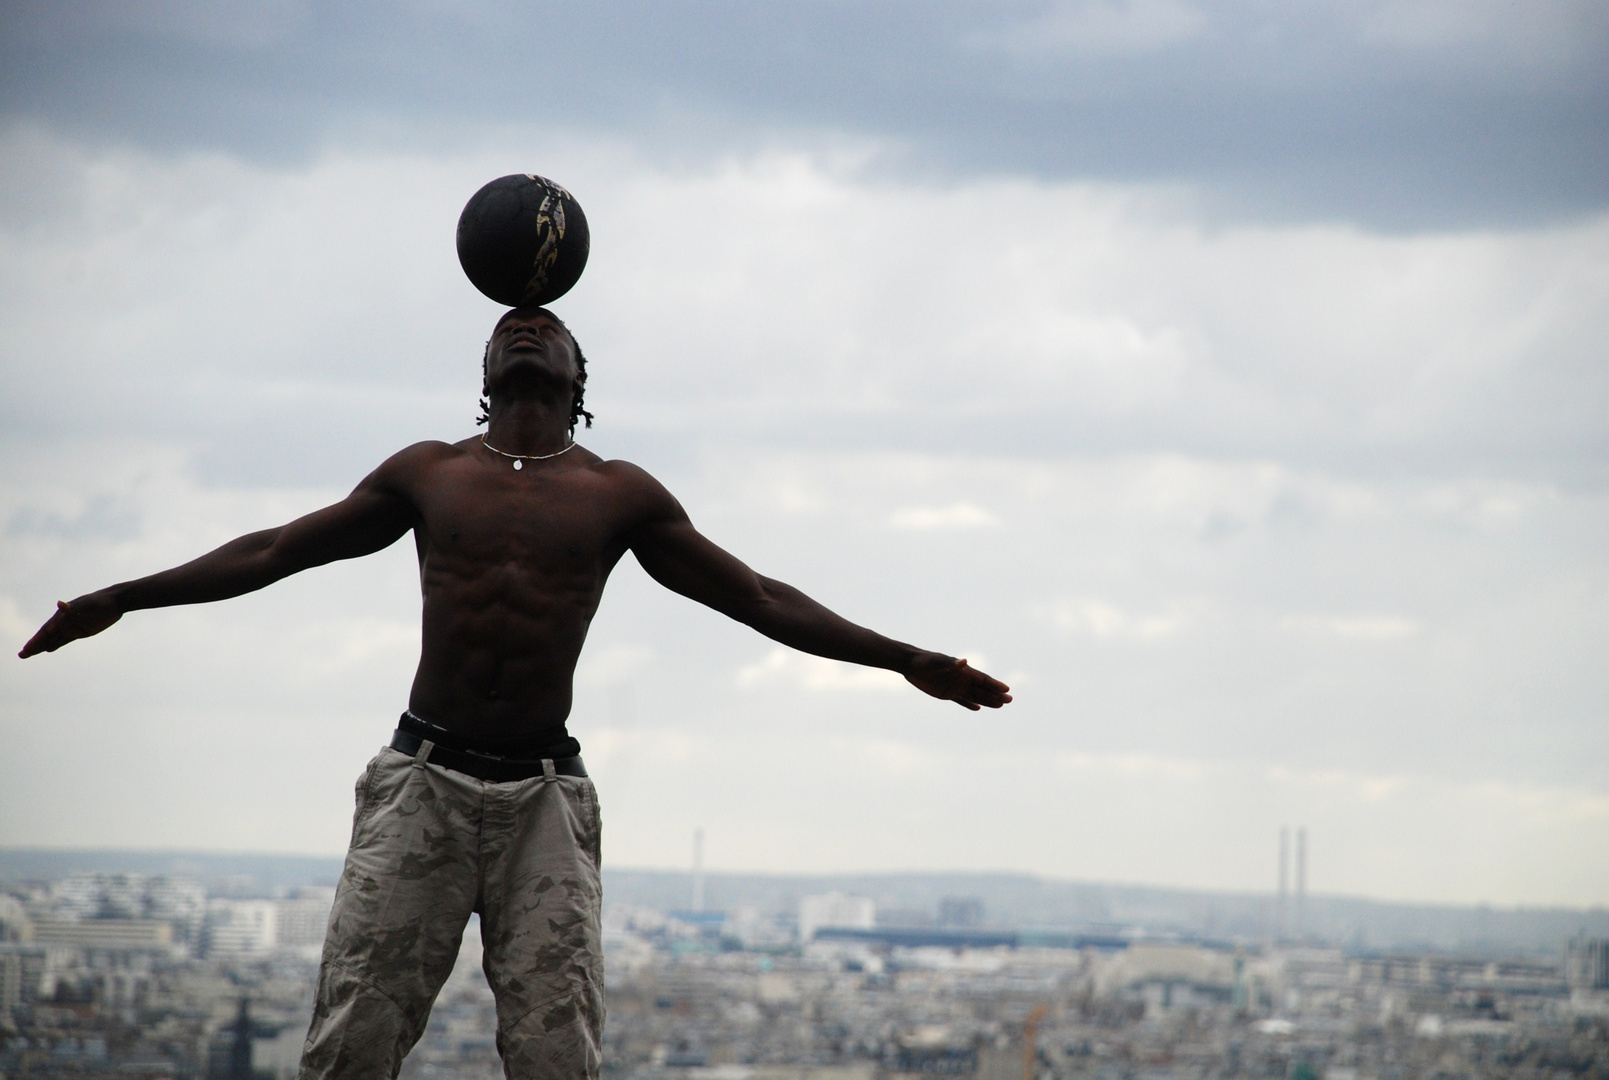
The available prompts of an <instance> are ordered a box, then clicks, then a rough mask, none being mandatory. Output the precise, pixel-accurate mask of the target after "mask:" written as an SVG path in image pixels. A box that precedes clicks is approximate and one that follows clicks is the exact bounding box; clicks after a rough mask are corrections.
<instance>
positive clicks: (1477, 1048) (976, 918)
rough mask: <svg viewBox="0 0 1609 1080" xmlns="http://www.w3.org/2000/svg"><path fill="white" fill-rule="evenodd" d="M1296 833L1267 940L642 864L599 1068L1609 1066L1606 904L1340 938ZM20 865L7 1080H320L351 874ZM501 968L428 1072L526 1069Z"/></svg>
mask: <svg viewBox="0 0 1609 1080" xmlns="http://www.w3.org/2000/svg"><path fill="white" fill-rule="evenodd" d="M1291 839H1292V838H1291V837H1290V836H1289V835H1287V836H1286V837H1284V838H1283V839H1282V843H1281V849H1280V850H1281V860H1280V867H1281V870H1280V877H1279V888H1278V889H1277V890H1271V891H1270V894H1269V895H1268V896H1266V897H1264V898H1263V900H1264V903H1263V910H1264V911H1265V912H1266V913H1267V914H1268V915H1269V918H1268V919H1267V920H1265V922H1266V925H1265V927H1264V928H1263V930H1262V932H1252V933H1247V932H1244V930H1245V928H1244V927H1240V928H1239V930H1237V928H1236V926H1235V925H1233V923H1232V920H1230V921H1229V922H1228V923H1226V924H1225V925H1226V926H1227V932H1225V933H1223V934H1221V935H1220V936H1217V937H1213V936H1210V935H1206V934H1203V933H1201V930H1200V927H1199V926H1194V927H1192V926H1191V925H1189V921H1188V919H1186V918H1183V917H1177V918H1174V919H1173V920H1172V922H1173V924H1172V925H1164V924H1163V923H1161V922H1153V924H1152V925H1140V924H1137V923H1134V922H1132V921H1131V922H1127V923H1125V922H1124V921H1122V920H1121V919H1120V920H1118V921H1104V922H1097V921H1091V920H1089V919H1087V918H1082V917H1081V916H1082V914H1087V913H1080V912H1076V911H1075V912H1069V916H1070V917H1069V918H1068V919H1067V920H1066V921H1065V924H1064V925H1061V926H1051V925H1046V924H1044V923H1043V921H1042V920H1041V922H1040V924H1038V925H1031V926H1030V925H1023V924H1022V920H1021V919H1020V917H1019V915H1018V913H1015V912H1013V911H1011V910H1003V909H1004V908H1008V907H1009V906H1010V905H1009V902H1007V901H1000V900H991V899H989V898H986V897H985V896H982V895H963V894H956V895H940V896H937V897H936V899H934V900H933V901H932V902H931V903H928V904H925V905H924V904H923V903H920V902H918V903H915V904H913V903H912V902H911V901H910V898H909V894H907V895H906V896H905V898H904V899H903V900H901V898H900V897H899V896H898V895H896V893H895V892H894V891H891V889H890V888H889V887H887V886H879V885H878V884H877V883H876V882H875V881H871V882H868V883H867V885H866V887H865V888H864V891H863V893H856V892H853V891H848V890H845V889H839V888H823V889H822V891H819V892H808V891H804V890H805V889H808V888H809V886H810V881H809V880H808V879H805V880H804V881H803V882H802V883H801V882H799V881H789V882H785V883H783V884H782V885H781V886H778V885H777V883H776V882H774V881H773V882H770V883H769V884H770V885H771V886H772V887H773V892H774V895H771V896H770V897H769V898H766V896H764V895H762V894H761V893H757V892H755V889H754V888H753V887H749V888H747V890H745V886H744V884H743V882H742V881H741V880H739V879H737V878H733V877H726V876H722V875H705V874H704V873H703V871H702V869H701V868H698V867H695V869H694V871H693V872H692V873H691V874H688V873H681V874H670V873H663V874H658V875H654V874H648V873H638V874H636V876H632V874H633V872H629V871H628V872H625V873H624V875H621V874H617V875H616V877H615V878H614V880H613V886H614V887H613V888H611V889H607V890H606V896H607V895H608V894H609V893H613V894H614V895H613V897H611V898H610V899H608V900H606V907H605V911H604V928H603V929H604V944H605V952H606V964H607V979H608V991H607V1006H608V1022H607V1025H606V1029H605V1047H604V1053H605V1056H604V1072H605V1074H606V1075H608V1076H610V1077H615V1078H620V1080H626V1078H630V1080H895V1078H906V1080H945V1078H972V1077H975V1078H977V1080H1019V1078H1021V1080H1062V1078H1068V1080H1071V1078H1074V1077H1110V1078H1118V1077H1124V1078H1131V1077H1132V1078H1163V1077H1242V1076H1244V1077H1280V1078H1312V1080H1386V1078H1409V1077H1548V1078H1553V1077H1561V1076H1571V1077H1576V1076H1580V1077H1609V932H1606V931H1605V930H1604V925H1605V920H1606V918H1609V913H1606V912H1603V911H1599V910H1596V909H1594V910H1593V911H1590V912H1585V913H1581V919H1580V920H1578V921H1580V923H1581V925H1582V926H1584V927H1587V929H1586V930H1584V931H1577V932H1575V933H1572V934H1569V935H1567V936H1564V937H1562V938H1561V939H1560V940H1559V941H1557V943H1556V947H1554V948H1553V949H1551V950H1548V949H1545V948H1541V947H1539V946H1532V947H1527V946H1525V945H1523V944H1521V945H1516V944H1512V943H1511V944H1509V945H1506V946H1505V945H1503V944H1501V943H1500V942H1496V941H1488V943H1487V944H1486V945H1484V946H1482V945H1465V946H1463V947H1458V948H1435V947H1431V946H1423V945H1422V946H1419V947H1412V946H1410V945H1404V944H1402V943H1401V942H1398V943H1396V944H1390V943H1381V944H1377V945H1372V946H1360V945H1359V944H1357V942H1356V941H1355V940H1354V941H1353V942H1351V943H1347V942H1338V941H1332V940H1326V937H1325V935H1324V934H1322V933H1320V932H1318V931H1317V930H1316V929H1315V927H1314V926H1313V925H1311V923H1313V922H1316V921H1317V920H1313V919H1310V918H1309V917H1308V916H1307V911H1308V910H1310V909H1311V908H1312V907H1313V906H1315V905H1316V904H1317V903H1318V902H1319V898H1308V897H1306V896H1305V887H1304V886H1305V883H1304V881H1303V876H1304V874H1303V871H1304V866H1303V863H1304V861H1305V851H1304V844H1303V842H1302V838H1301V836H1300V834H1297V835H1296V841H1297V842H1296V844H1295V845H1294V848H1293V847H1292V845H1291V842H1290V841H1291ZM1293 854H1294V856H1295V858H1294V859H1293V858H1292V857H1291V856H1292V855H1293ZM4 873H5V875H6V877H7V879H8V880H5V881H4V882H3V884H0V1077H3V1078H4V1080H19V1078H23V1077H30V1078H31V1077H41V1078H43V1077H120V1078H134V1080H139V1078H152V1080H156V1078H164V1080H165V1078H173V1080H214V1078H216V1080H245V1078H255V1080H286V1078H289V1077H293V1076H294V1075H295V1073H296V1067H297V1061H298V1058H299V1055H300V1052H301V1046H302V1041H303V1038H304V1036H305V1033H306V1028H307V1023H308V1018H309V1014H310V1010H311V1003H312V994H313V985H314V979H315V977H316V973H317V967H318V957H319V951H320V944H321V942H322V939H323V934H324V925H325V921H326V919H327V917H328V914H329V910H330V905H331V902H332V900H333V896H334V888H333V877H327V878H326V879H325V880H318V881H309V882H306V883H302V884H286V882H285V880H284V877H285V875H284V874H281V875H279V877H278V879H277V880H276V879H275V877H274V875H271V874H264V875H258V876H257V877H252V876H250V875H245V874H235V875H223V876H219V875H217V874H211V875H210V876H209V874H208V872H207V869H206V867H205V866H202V867H201V869H200V872H198V873H197V874H195V875H193V876H185V875H173V874H153V873H141V872H127V871H109V870H104V869H102V870H77V871H72V872H67V873H61V874H59V875H57V876H51V875H49V874H48V873H46V874H42V873H39V872H38V868H35V870H34V871H33V873H34V876H32V877H27V876H23V875H22V874H19V872H18V870H17V869H16V867H15V866H14V865H13V866H10V868H9V869H6V870H5V871H4ZM315 876H316V875H315ZM961 880H963V881H964V879H961ZM979 880H980V881H983V884H984V885H987V882H986V881H984V879H979ZM816 884H818V885H823V886H827V885H833V884H835V882H833V881H831V880H828V879H820V880H819V881H818V882H817V883H816ZM940 885H942V883H940ZM927 886H928V887H930V888H931V887H940V886H939V885H935V884H934V883H933V882H928V883H927ZM879 891H881V892H882V893H884V894H885V895H883V896H882V897H879V896H878V895H875V894H876V893H878V892H879ZM984 891H987V889H986V888H985V889H984ZM673 892H675V893H679V895H677V896H674V897H671V896H670V895H669V894H671V893H673ZM656 896H659V897H660V898H661V899H660V901H659V902H655V897H656ZM757 897H758V898H759V900H758V902H753V901H755V900H756V898H757ZM890 897H893V902H890V899H889V898H890ZM666 899H670V900H671V901H672V902H669V903H667V902H664V901H665V900H666ZM733 899H735V900H737V901H738V902H737V903H731V904H728V903H727V902H728V901H729V900H733ZM996 906H999V907H1000V908H1002V910H996V909H995V908H996ZM1153 909H1154V910H1157V911H1160V910H1161V909H1156V908H1155V907H1154V905H1153ZM1548 925H1550V926H1551V925H1553V924H1551V923H1550V924H1548ZM1560 925H1563V924H1560ZM1515 940H1518V939H1515ZM479 960H480V943H479V935H478V928H477V926H476V924H475V922H474V920H471V923H470V926H469V927H468V928H467V929H466V932H465V936H464V942H463V948H462V950H461V953H460V956H459V960H458V964H457V967H456V968H455V970H454V972H453V974H452V976H451V977H450V978H449V980H448V981H447V983H446V985H445V986H444V987H443V989H442V991H441V993H440V995H439V997H438V999H437V1003H436V1007H435V1010H434V1012H433V1014H432V1017H431V1021H430V1025H429V1028H428V1030H427V1031H426V1032H425V1034H424V1036H423V1038H422V1039H421V1040H420V1042H419V1044H418V1045H417V1046H416V1047H415V1049H414V1051H413V1052H412V1054H411V1055H410V1056H409V1058H408V1059H407V1061H406V1063H405V1065H404V1067H403V1072H402V1075H403V1076H404V1077H407V1078H414V1080H425V1078H446V1077H453V1078H466V1080H473V1078H480V1077H487V1078H490V1077H498V1076H501V1075H502V1068H501V1065H500V1062H499V1059H498V1056H497V1051H496V1047H495V1013H494V1009H493V1003H492V996H491V991H490V990H489V988H488V986H487V984H486V980H485V977H484V976H483V975H482V974H481V971H480V967H479Z"/></svg>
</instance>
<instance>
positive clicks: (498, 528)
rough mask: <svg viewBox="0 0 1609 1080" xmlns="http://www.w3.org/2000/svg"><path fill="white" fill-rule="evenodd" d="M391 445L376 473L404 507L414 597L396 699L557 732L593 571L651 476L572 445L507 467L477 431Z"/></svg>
mask: <svg viewBox="0 0 1609 1080" xmlns="http://www.w3.org/2000/svg"><path fill="white" fill-rule="evenodd" d="M404 454H405V455H406V457H407V460H406V462H405V463H404V465H403V467H402V468H401V469H399V470H398V474H397V477H396V478H395V479H394V480H392V481H391V482H390V486H391V487H392V489H393V490H395V491H396V492H397V494H399V495H400V496H402V497H403V498H405V499H406V500H407V501H408V502H409V503H410V504H411V505H412V507H413V508H414V510H415V512H416V514H417V520H416V524H415V527H414V536H415V543H416V545H417V548H418V552H419V574H420V586H421V591H422V593H423V599H424V611H423V626H422V640H421V647H420V659H419V670H418V674H417V675H416V676H415V679H414V684H413V691H412V693H411V695H410V697H409V709H410V710H411V711H413V712H414V713H415V714H417V715H418V716H420V717H422V718H424V719H426V720H428V721H429V722H431V723H433V724H437V725H440V726H442V727H444V728H448V729H450V730H452V731H455V732H457V733H459V734H460V735H462V736H465V737H467V738H479V737H484V738H485V739H487V740H492V741H499V742H501V741H504V740H507V739H510V738H514V737H520V738H522V739H529V738H537V739H540V738H543V737H546V736H549V735H552V736H562V735H563V731H564V722H565V719H566V717H567V716H568V715H569V712H570V699H571V682H572V676H573V674H574V671H575V664H576V660H577V658H578V657H579V655H580V652H581V646H582V643H583V642H584V641H585V640H586V635H587V630H588V627H589V626H590V625H591V622H592V617H593V615H594V614H595V613H596V611H597V609H598V603H599V600H600V599H601V598H602V595H603V587H604V584H605V582H606V581H607V580H608V576H609V572H610V571H611V570H613V569H614V566H615V564H616V563H617V562H618V561H619V560H620V557H621V556H622V555H623V554H624V553H625V551H626V549H627V547H628V545H629V537H630V534H631V532H632V530H633V529H635V528H637V527H640V526H641V525H642V524H643V523H644V522H645V521H647V520H649V519H651V518H652V517H653V516H654V515H655V513H656V512H658V511H660V510H662V505H661V496H662V493H663V489H662V488H659V486H658V485H657V484H655V483H654V482H653V481H652V480H651V479H649V478H648V477H647V474H645V473H643V472H642V471H641V470H639V469H636V468H635V467H634V466H631V465H628V464H626V463H624V462H606V461H602V460H600V459H599V458H597V457H596V456H595V455H593V454H591V453H589V452H588V451H586V450H584V449H583V448H581V447H579V446H578V447H576V448H575V449H574V450H572V451H570V452H569V453H568V454H565V455H564V456H562V457H558V458H554V459H552V460H550V461H534V462H528V463H526V464H525V467H524V468H522V469H519V470H515V469H513V468H511V467H510V465H509V462H508V461H506V460H504V459H501V458H495V459H493V458H489V457H488V455H487V452H486V451H485V450H483V449H482V448H481V447H480V445H479V440H465V441H464V442H463V443H459V444H456V445H452V446H449V445H447V444H444V443H427V444H421V445H420V446H419V447H415V448H411V449H410V450H409V451H405V452H404ZM667 497H668V496H667Z"/></svg>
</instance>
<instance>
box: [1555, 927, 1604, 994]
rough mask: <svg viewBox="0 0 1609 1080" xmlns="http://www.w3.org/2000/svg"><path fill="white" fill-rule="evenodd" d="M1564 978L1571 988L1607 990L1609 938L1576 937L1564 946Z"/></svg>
mask: <svg viewBox="0 0 1609 1080" xmlns="http://www.w3.org/2000/svg"><path fill="white" fill-rule="evenodd" d="M1564 980H1565V982H1566V983H1567V984H1569V987H1570V989H1571V990H1609V938H1589V937H1578V938H1575V939H1574V940H1572V941H1571V942H1570V943H1569V944H1568V945H1567V946H1565V950H1564Z"/></svg>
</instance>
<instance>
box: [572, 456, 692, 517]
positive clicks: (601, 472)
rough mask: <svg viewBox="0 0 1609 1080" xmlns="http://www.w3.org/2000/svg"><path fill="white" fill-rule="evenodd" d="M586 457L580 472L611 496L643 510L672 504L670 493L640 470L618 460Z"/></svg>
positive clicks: (644, 471)
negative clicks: (627, 500) (647, 507)
mask: <svg viewBox="0 0 1609 1080" xmlns="http://www.w3.org/2000/svg"><path fill="white" fill-rule="evenodd" d="M583 449H584V448H583ZM587 453H588V458H589V459H590V460H588V461H587V462H586V463H585V464H584V465H583V468H585V469H586V470H587V472H588V473H590V474H591V475H592V477H593V478H594V479H595V480H596V482H597V483H599V484H600V485H601V486H603V487H606V488H608V489H609V490H610V492H611V493H612V494H614V495H617V496H620V497H624V498H629V499H632V500H634V501H639V502H642V503H644V504H647V506H655V505H658V504H660V503H674V502H675V499H674V498H673V497H672V496H671V494H670V492H669V491H667V490H666V489H665V485H664V484H661V483H660V482H659V481H658V480H656V479H655V478H654V477H653V475H652V474H651V473H649V472H648V470H647V469H644V468H643V467H642V466H640V465H636V464H634V463H632V462H630V461H625V460H623V459H621V458H601V457H598V456H597V455H596V454H593V453H591V451H588V452H587ZM645 508H646V507H645Z"/></svg>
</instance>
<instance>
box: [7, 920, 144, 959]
mask: <svg viewBox="0 0 1609 1080" xmlns="http://www.w3.org/2000/svg"><path fill="white" fill-rule="evenodd" d="M33 928H34V933H33V940H34V942H35V943H36V944H39V945H65V946H68V947H70V948H74V949H83V950H85V951H87V952H94V951H104V952H166V951H168V950H169V949H171V948H172V947H173V926H172V924H171V923H165V922H161V921H159V920H156V919H37V920H35V921H34V924H33Z"/></svg>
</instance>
